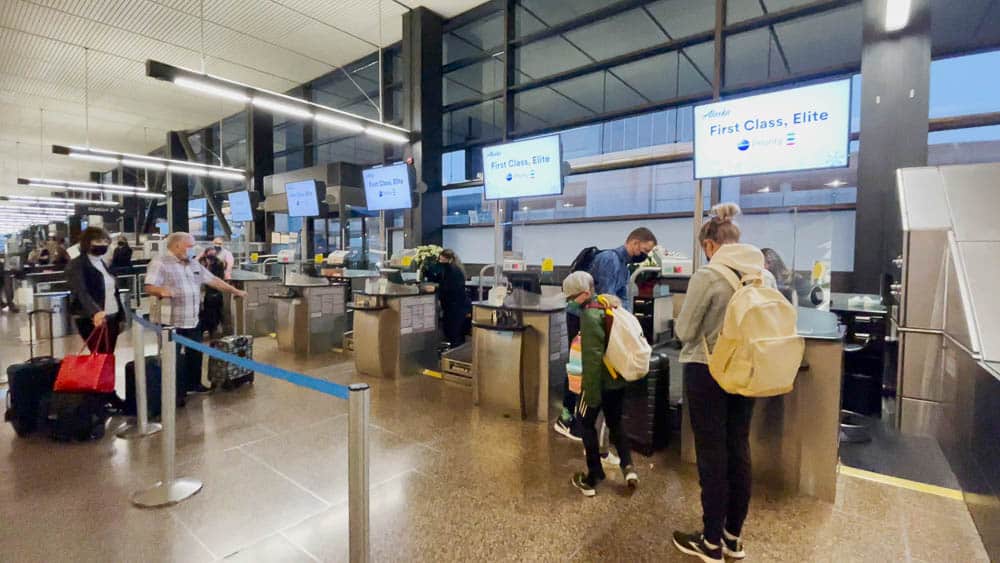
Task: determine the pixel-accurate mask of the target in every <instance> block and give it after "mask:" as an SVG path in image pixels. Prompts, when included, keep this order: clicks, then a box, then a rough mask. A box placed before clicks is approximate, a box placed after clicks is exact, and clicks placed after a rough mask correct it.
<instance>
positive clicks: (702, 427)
mask: <svg viewBox="0 0 1000 563" xmlns="http://www.w3.org/2000/svg"><path fill="white" fill-rule="evenodd" d="M739 213H740V208H739V206H737V205H736V204H734V203H722V204H719V205H716V206H715V207H713V208H712V211H711V214H710V216H709V219H708V220H707V221H705V223H704V224H703V225H702V227H701V231H700V232H699V234H698V242H699V243H700V244H701V247H702V249H703V250H704V251H705V255H706V256H707V257H708V259H709V260H710V261H711V263H712V264H716V265H722V266H725V267H728V268H729V269H731V270H733V271H734V272H736V273H738V274H739V275H740V276H742V275H745V274H756V275H763V276H764V278H765V284H771V285H772V286H773V284H774V277H773V276H769V275H768V274H767V271H766V270H764V255H763V254H762V253H761V251H760V250H759V249H757V248H756V247H754V246H751V245H748V244H739V241H740V228H739V227H738V226H737V225H736V222H735V221H734V218H735V217H736V216H737V215H738V214H739ZM733 293H735V291H734V290H733V287H732V285H730V282H729V281H728V280H727V279H726V278H725V277H724V276H723V275H722V274H720V273H719V272H717V271H715V270H714V269H711V268H701V269H699V270H698V271H697V272H695V274H694V275H693V276H691V281H690V283H689V284H688V290H687V295H686V296H685V298H684V306H683V307H682V308H681V312H680V315H679V316H678V317H677V320H676V321H675V330H676V333H677V337H678V338H679V339H680V341H681V342H682V343H683V344H684V347H683V348H682V349H681V355H680V361H681V363H682V364H683V367H684V396H685V401H686V408H687V409H688V412H689V413H690V416H691V429H692V431H693V433H694V444H695V453H696V455H697V458H698V478H699V482H700V484H701V507H702V514H703V516H702V522H703V525H704V528H703V529H702V531H700V532H695V533H683V532H674V545H675V546H676V547H677V549H679V550H680V551H682V552H684V553H686V554H688V555H693V556H695V557H698V558H699V559H701V560H702V561H706V562H714V561H723V556H724V555H725V556H727V557H730V558H733V559H743V558H744V557H745V553H744V551H743V541H742V540H741V539H740V535H741V533H742V530H743V521H744V520H745V519H746V516H747V511H748V508H749V505H750V482H751V478H750V418H751V416H752V414H753V399H750V398H748V397H743V396H741V395H732V394H729V393H726V392H725V391H723V389H722V388H721V387H719V384H718V383H716V382H715V379H713V378H712V374H711V373H710V372H709V370H708V357H707V354H706V346H707V347H708V349H713V348H714V347H715V341H716V340H717V339H718V337H719V332H720V331H721V330H722V321H723V318H724V317H725V314H726V307H727V305H729V300H730V299H731V298H732V297H733Z"/></svg>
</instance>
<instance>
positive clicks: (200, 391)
mask: <svg viewBox="0 0 1000 563" xmlns="http://www.w3.org/2000/svg"><path fill="white" fill-rule="evenodd" d="M211 392H212V388H211V387H205V386H204V385H201V384H199V385H198V386H197V387H195V388H194V389H191V390H189V391H188V395H207V394H209V393H211Z"/></svg>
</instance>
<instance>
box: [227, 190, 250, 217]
mask: <svg viewBox="0 0 1000 563" xmlns="http://www.w3.org/2000/svg"><path fill="white" fill-rule="evenodd" d="M229 213H230V217H231V218H232V220H233V221H237V222H239V221H253V208H252V207H251V206H250V192H233V193H231V194H229Z"/></svg>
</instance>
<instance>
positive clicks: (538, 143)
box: [483, 135, 563, 199]
mask: <svg viewBox="0 0 1000 563" xmlns="http://www.w3.org/2000/svg"><path fill="white" fill-rule="evenodd" d="M483 182H484V185H485V190H486V199H507V198H520V197H537V196H552V195H560V194H562V191H563V178H562V147H561V145H560V143H559V135H550V136H548V137H539V138H537V139H528V140H526V141H517V142H514V143H506V144H503V145H495V146H492V147H484V148H483Z"/></svg>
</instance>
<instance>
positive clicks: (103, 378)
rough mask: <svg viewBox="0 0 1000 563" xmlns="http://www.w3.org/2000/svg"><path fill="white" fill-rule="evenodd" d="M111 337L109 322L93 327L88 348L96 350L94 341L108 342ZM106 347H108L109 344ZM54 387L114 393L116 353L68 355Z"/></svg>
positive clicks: (56, 388)
mask: <svg viewBox="0 0 1000 563" xmlns="http://www.w3.org/2000/svg"><path fill="white" fill-rule="evenodd" d="M109 339H110V336H109V335H108V325H107V323H105V324H102V325H101V326H99V327H97V328H95V329H94V331H93V332H92V333H91V334H90V337H89V338H87V343H86V345H85V346H86V347H88V348H90V349H91V350H93V349H95V348H96V346H95V344H100V343H104V344H107V343H108V341H109ZM106 347H107V346H106ZM55 390H56V391H59V392H72V393H114V391H115V354H114V352H112V353H110V354H103V353H92V354H83V349H81V350H80V353H79V354H77V355H72V356H71V355H67V356H66V357H65V358H63V362H62V366H60V368H59V375H58V376H57V377H56V386H55Z"/></svg>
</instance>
